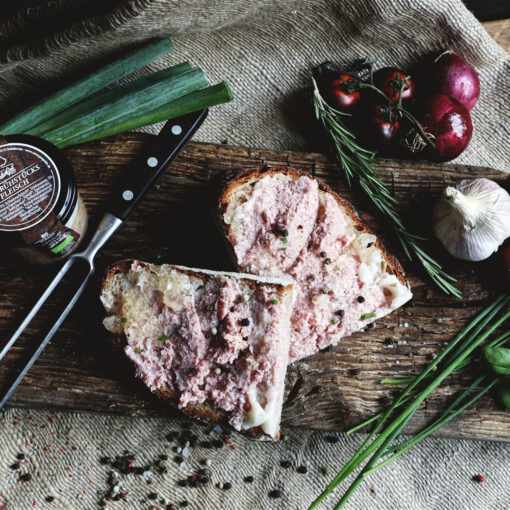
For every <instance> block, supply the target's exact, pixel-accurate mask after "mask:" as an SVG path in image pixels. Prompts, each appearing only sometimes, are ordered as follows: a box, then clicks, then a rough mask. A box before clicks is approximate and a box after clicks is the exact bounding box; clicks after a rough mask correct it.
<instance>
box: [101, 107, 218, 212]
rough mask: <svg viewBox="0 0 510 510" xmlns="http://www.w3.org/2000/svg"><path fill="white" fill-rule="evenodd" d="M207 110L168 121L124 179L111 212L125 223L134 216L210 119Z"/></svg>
mask: <svg viewBox="0 0 510 510" xmlns="http://www.w3.org/2000/svg"><path fill="white" fill-rule="evenodd" d="M207 113H208V110H207V109H205V110H200V111H198V112H194V113H190V114H188V115H183V116H181V117H178V118H176V119H172V120H169V121H168V122H167V123H166V124H165V126H164V127H163V129H162V130H161V131H160V132H159V134H158V135H157V136H156V139H155V140H154V141H153V142H152V143H151V144H150V145H149V146H148V147H147V149H146V150H145V151H144V153H143V156H142V158H141V159H140V160H139V161H138V164H135V165H134V166H133V167H132V169H131V170H130V171H129V172H128V174H127V176H126V177H125V180H124V184H123V186H122V187H121V188H120V189H119V190H118V191H117V196H116V197H114V199H113V204H112V206H111V208H110V212H111V213H112V214H113V215H114V216H116V217H117V218H119V219H120V220H122V221H125V220H126V218H127V217H128V216H129V215H130V214H131V213H132V211H133V209H134V208H135V207H136V205H137V204H138V202H139V201H140V200H141V199H142V198H143V196H144V195H145V193H147V191H148V190H149V188H150V187H151V186H152V185H153V184H154V182H155V181H156V179H157V178H158V177H159V176H160V175H161V173H162V172H163V170H165V168H166V167H167V166H168V165H169V164H170V162H171V161H172V160H173V159H174V158H175V157H176V156H177V155H178V154H179V152H180V151H181V149H182V148H183V147H184V145H185V144H186V142H187V141H188V140H189V139H190V138H191V137H192V136H193V134H194V133H195V131H196V130H197V129H198V128H199V127H200V125H201V124H202V122H203V121H204V119H205V118H206V117H207Z"/></svg>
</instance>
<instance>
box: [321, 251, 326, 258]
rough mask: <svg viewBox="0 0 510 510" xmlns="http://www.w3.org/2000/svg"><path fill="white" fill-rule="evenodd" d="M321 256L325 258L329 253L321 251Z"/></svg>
mask: <svg viewBox="0 0 510 510" xmlns="http://www.w3.org/2000/svg"><path fill="white" fill-rule="evenodd" d="M320 256H321V257H322V258H323V259H324V258H326V257H327V256H328V254H327V253H326V252H325V251H321V253H320Z"/></svg>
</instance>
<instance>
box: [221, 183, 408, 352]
mask: <svg viewBox="0 0 510 510" xmlns="http://www.w3.org/2000/svg"><path fill="white" fill-rule="evenodd" d="M240 186H241V188H240V189H239V190H238V192H237V193H238V195H239V197H240V199H236V195H233V196H232V197H231V198H230V199H229V204H228V206H227V209H226V211H225V214H224V218H223V219H224V221H225V223H226V224H227V225H228V226H229V227H230V233H231V241H232V244H233V248H234V251H235V255H236V257H237V262H238V264H239V266H240V267H241V268H243V270H245V271H247V272H249V273H253V274H257V275H268V276H274V277H280V278H282V277H283V278H291V279H292V280H293V281H294V282H295V291H294V295H295V301H294V306H293V312H292V316H291V347H290V361H294V360H298V359H301V358H304V357H305V356H308V355H310V354H313V353H315V352H317V351H318V350H319V349H323V348H325V347H327V346H328V345H330V344H336V343H337V342H338V340H339V339H340V338H341V337H343V336H346V335H350V334H352V333H353V332H355V331H357V330H360V329H362V328H363V327H364V326H366V325H367V324H368V323H369V322H372V321H373V320H375V319H376V318H378V317H382V316H383V315H386V314H387V313H389V312H390V311H392V310H393V309H395V308H397V307H398V306H401V305H402V304H403V303H405V302H406V301H407V300H409V299H410V298H411V292H410V290H409V289H408V287H407V286H406V285H405V284H403V283H401V282H400V281H399V280H398V278H397V277H396V276H395V275H394V274H393V272H392V271H391V268H390V267H389V266H388V263H387V262H386V261H385V259H384V257H383V254H382V252H381V250H380V249H379V248H378V247H377V246H376V240H377V239H376V237H375V236H374V235H373V234H370V233H367V232H365V231H363V229H362V228H361V227H360V226H359V225H357V224H356V223H355V221H354V220H353V219H352V218H351V217H350V216H349V215H348V214H346V212H345V209H344V208H343V207H341V206H340V205H339V203H338V202H337V200H336V199H335V197H334V196H333V195H332V194H330V193H326V192H323V191H321V190H319V187H318V183H317V181H316V180H315V179H311V178H309V177H307V176H301V177H299V178H295V177H294V178H293V177H291V176H289V175H287V174H285V173H277V174H274V175H266V176H264V177H262V178H258V179H256V180H254V181H251V182H247V183H246V184H244V185H240Z"/></svg>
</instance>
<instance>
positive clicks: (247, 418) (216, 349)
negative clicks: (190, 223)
mask: <svg viewBox="0 0 510 510" xmlns="http://www.w3.org/2000/svg"><path fill="white" fill-rule="evenodd" d="M292 287H293V286H292V283H288V282H285V281H282V280H277V279H274V278H264V277H255V276H251V275H240V274H235V273H219V272H215V271H206V270H201V269H190V268H185V267H180V266H170V265H162V266H156V265H153V264H147V263H144V262H139V261H136V260H134V261H129V260H126V261H122V262H119V263H118V264H116V265H114V266H112V267H110V268H109V269H108V271H107V273H106V276H105V279H104V282H103V289H102V294H101V301H102V303H103V305H104V307H105V309H106V313H107V317H106V318H105V319H104V325H105V327H106V329H107V330H108V331H110V332H111V333H112V334H113V335H114V340H115V342H116V343H118V344H120V345H122V347H123V349H124V352H125V354H126V356H127V357H128V358H129V359H130V361H131V362H132V363H133V364H134V366H135V368H136V373H137V375H138V376H139V377H140V378H141V379H142V380H143V382H144V383H145V384H146V385H147V386H148V387H149V388H150V389H151V390H152V391H154V392H156V393H157V394H158V395H159V396H161V397H164V398H168V399H170V400H171V401H172V402H174V403H175V404H176V405H177V406H178V407H179V408H181V409H182V411H183V412H184V413H185V414H188V415H189V416H192V417H196V418H201V419H206V420H209V421H212V422H215V423H228V424H229V425H231V426H232V427H234V428H235V429H237V430H239V431H241V432H244V433H246V434H248V435H250V436H252V437H257V438H272V439H277V438H278V437H279V422H280V415H281V409H282V401H283V392H284V384H285V373H286V369H287V364H288V357H289V337H290V335H289V324H290V312H291V309H292V293H293V288H292Z"/></svg>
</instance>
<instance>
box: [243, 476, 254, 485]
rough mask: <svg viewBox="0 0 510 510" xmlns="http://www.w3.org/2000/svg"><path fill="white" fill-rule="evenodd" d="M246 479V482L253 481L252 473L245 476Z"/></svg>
mask: <svg viewBox="0 0 510 510" xmlns="http://www.w3.org/2000/svg"><path fill="white" fill-rule="evenodd" d="M244 481H245V482H246V483H253V476H251V475H250V476H247V477H245V478H244Z"/></svg>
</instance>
